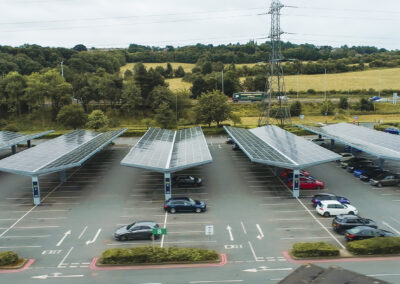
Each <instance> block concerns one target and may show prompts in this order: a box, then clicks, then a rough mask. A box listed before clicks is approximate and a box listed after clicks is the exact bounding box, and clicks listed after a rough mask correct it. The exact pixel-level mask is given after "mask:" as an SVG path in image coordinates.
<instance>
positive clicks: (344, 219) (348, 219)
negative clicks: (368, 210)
mask: <svg viewBox="0 0 400 284" xmlns="http://www.w3.org/2000/svg"><path fill="white" fill-rule="evenodd" d="M357 226H368V227H371V228H375V229H377V228H378V226H377V225H376V223H375V222H374V221H373V220H371V219H366V218H362V217H360V216H357V215H337V216H336V217H335V218H333V220H332V227H333V230H335V231H336V232H337V233H344V231H345V230H348V229H351V228H354V227H357Z"/></svg>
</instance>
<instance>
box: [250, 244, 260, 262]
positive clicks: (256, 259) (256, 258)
mask: <svg viewBox="0 0 400 284" xmlns="http://www.w3.org/2000/svg"><path fill="white" fill-rule="evenodd" d="M249 247H250V250H251V253H252V254H253V257H254V260H255V261H261V260H260V259H258V257H257V255H256V252H255V251H254V248H253V246H252V244H251V242H250V241H249Z"/></svg>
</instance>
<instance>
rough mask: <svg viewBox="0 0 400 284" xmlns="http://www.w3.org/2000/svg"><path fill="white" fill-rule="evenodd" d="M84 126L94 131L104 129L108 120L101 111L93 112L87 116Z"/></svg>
mask: <svg viewBox="0 0 400 284" xmlns="http://www.w3.org/2000/svg"><path fill="white" fill-rule="evenodd" d="M86 126H87V127H88V128H92V129H95V130H97V129H100V128H105V127H107V126H108V118H107V116H106V115H105V114H104V113H103V112H102V111H101V110H94V111H92V112H91V113H90V114H89V117H88V121H87V123H86Z"/></svg>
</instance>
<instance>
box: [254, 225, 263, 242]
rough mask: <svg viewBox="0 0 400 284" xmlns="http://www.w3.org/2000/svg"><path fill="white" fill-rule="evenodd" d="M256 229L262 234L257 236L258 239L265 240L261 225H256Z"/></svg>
mask: <svg viewBox="0 0 400 284" xmlns="http://www.w3.org/2000/svg"><path fill="white" fill-rule="evenodd" d="M256 227H257V229H258V231H259V232H260V234H259V235H258V236H257V239H259V240H261V239H262V238H264V233H263V231H262V230H261V227H260V225H258V224H256Z"/></svg>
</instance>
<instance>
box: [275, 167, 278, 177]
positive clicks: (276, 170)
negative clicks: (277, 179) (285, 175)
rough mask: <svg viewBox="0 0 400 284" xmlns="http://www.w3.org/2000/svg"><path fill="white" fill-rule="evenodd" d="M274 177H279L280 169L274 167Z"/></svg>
mask: <svg viewBox="0 0 400 284" xmlns="http://www.w3.org/2000/svg"><path fill="white" fill-rule="evenodd" d="M274 175H275V176H278V167H274Z"/></svg>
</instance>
